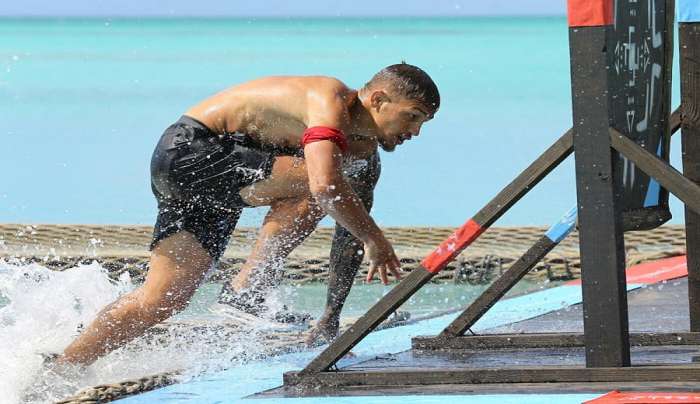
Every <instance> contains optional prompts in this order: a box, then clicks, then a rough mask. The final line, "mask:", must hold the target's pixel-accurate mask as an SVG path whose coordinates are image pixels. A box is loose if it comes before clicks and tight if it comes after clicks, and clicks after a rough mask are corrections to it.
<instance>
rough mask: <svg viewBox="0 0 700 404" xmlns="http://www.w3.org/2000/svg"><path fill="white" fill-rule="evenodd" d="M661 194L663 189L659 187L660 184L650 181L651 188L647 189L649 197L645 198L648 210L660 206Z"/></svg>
mask: <svg viewBox="0 0 700 404" xmlns="http://www.w3.org/2000/svg"><path fill="white" fill-rule="evenodd" d="M660 193H661V187H660V186H659V183H658V182H656V181H655V180H653V179H650V180H649V187H648V188H647V196H646V198H644V207H645V208H648V207H650V206H656V205H658V204H659V194H660Z"/></svg>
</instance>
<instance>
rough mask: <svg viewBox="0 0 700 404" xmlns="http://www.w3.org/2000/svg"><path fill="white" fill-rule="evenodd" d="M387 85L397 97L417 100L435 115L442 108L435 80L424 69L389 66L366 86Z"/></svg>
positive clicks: (401, 64) (405, 65) (403, 65)
mask: <svg viewBox="0 0 700 404" xmlns="http://www.w3.org/2000/svg"><path fill="white" fill-rule="evenodd" d="M378 83H386V84H388V85H389V87H390V89H391V91H392V92H394V93H395V94H397V95H400V96H403V97H406V98H408V99H411V100H416V101H418V102H420V103H422V104H424V105H425V106H426V107H427V108H429V109H430V114H431V115H432V114H434V113H435V112H436V111H437V110H438V108H440V92H439V91H438V88H437V85H435V82H434V81H433V79H431V78H430V76H428V73H426V72H425V71H423V69H421V68H419V67H416V66H413V65H410V64H408V63H406V62H402V63H399V64H395V65H391V66H387V67H385V68H383V69H382V70H380V71H379V73H377V74H375V75H374V76H373V77H372V79H371V80H370V81H368V82H367V84H365V88H372V87H373V86H374V85H375V84H378Z"/></svg>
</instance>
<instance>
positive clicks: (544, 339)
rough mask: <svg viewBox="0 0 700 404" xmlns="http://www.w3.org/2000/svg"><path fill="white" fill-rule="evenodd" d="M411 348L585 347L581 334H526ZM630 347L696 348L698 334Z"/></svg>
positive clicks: (639, 336) (644, 338)
mask: <svg viewBox="0 0 700 404" xmlns="http://www.w3.org/2000/svg"><path fill="white" fill-rule="evenodd" d="M411 342H412V348H413V349H414V350H419V351H433V350H485V349H505V348H569V347H579V346H585V344H584V342H585V341H584V336H583V333H531V334H530V333H528V334H486V335H462V336H458V337H443V336H438V337H415V338H413V339H412V340H411ZM630 345H631V346H661V345H700V333H698V332H674V333H632V334H630Z"/></svg>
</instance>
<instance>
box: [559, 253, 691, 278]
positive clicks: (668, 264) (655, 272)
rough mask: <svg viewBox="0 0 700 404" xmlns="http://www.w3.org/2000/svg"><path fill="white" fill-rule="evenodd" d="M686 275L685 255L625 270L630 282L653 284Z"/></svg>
mask: <svg viewBox="0 0 700 404" xmlns="http://www.w3.org/2000/svg"><path fill="white" fill-rule="evenodd" d="M684 276H688V264H687V263H686V259H685V255H679V256H677V257H671V258H664V259H660V260H656V261H651V262H645V263H643V264H637V265H633V266H631V267H629V268H627V271H625V278H626V281H627V283H628V284H634V283H637V284H639V283H644V284H652V283H658V282H661V281H667V280H669V279H676V278H682V277H684ZM566 284H567V285H580V284H581V280H580V279H576V280H574V281H570V282H567V283H566Z"/></svg>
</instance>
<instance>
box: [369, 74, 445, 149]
mask: <svg viewBox="0 0 700 404" xmlns="http://www.w3.org/2000/svg"><path fill="white" fill-rule="evenodd" d="M360 94H361V98H362V104H363V105H364V106H365V108H367V110H368V111H369V112H370V114H371V115H372V119H373V120H374V123H375V125H376V127H377V140H378V142H379V145H380V146H381V147H382V149H384V150H386V151H393V150H394V148H396V146H397V145H399V144H401V143H403V142H404V141H405V140H408V139H410V138H411V137H412V136H417V135H418V133H419V132H420V128H421V125H422V124H423V122H426V121H428V120H430V119H432V118H433V116H434V115H435V113H436V112H437V110H438V108H439V107H440V93H439V92H438V88H437V86H436V85H435V83H434V82H433V80H432V79H431V78H430V76H428V74H427V73H426V72H424V71H423V70H421V69H420V68H418V67H416V66H412V65H409V64H407V63H401V64H395V65H391V66H388V67H385V68H384V69H382V70H381V71H380V72H379V73H377V74H375V75H374V77H372V79H371V80H370V81H369V82H368V83H367V84H365V86H364V87H363V88H362V89H361V90H360Z"/></svg>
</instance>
